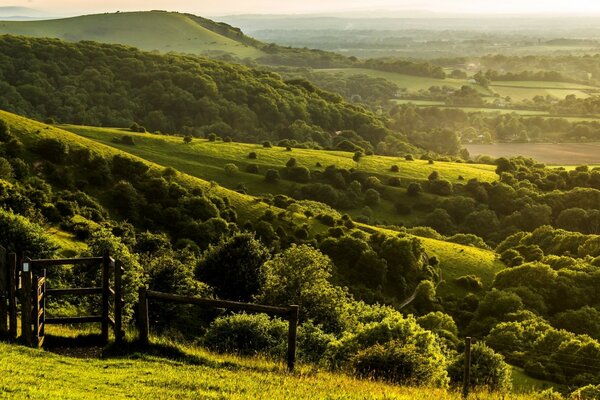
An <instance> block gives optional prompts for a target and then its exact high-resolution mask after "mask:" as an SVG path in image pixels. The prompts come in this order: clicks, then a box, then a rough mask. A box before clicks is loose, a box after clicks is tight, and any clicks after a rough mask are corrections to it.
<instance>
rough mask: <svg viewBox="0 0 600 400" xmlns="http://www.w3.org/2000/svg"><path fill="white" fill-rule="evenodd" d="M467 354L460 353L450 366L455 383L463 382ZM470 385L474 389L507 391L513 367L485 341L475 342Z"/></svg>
mask: <svg viewBox="0 0 600 400" xmlns="http://www.w3.org/2000/svg"><path fill="white" fill-rule="evenodd" d="M464 363H465V355H464V354H462V353H461V354H460V355H459V356H458V357H456V358H455V359H454V360H453V361H452V362H451V364H450V366H449V367H448V375H449V376H450V380H451V382H452V383H453V384H455V385H459V384H462V380H463V371H464V369H463V366H464ZM469 383H470V386H471V388H474V389H487V390H490V391H494V392H496V391H498V392H506V391H508V390H510V388H511V368H510V366H509V365H508V364H507V363H505V362H504V357H502V356H501V355H500V354H497V353H496V352H494V350H492V349H491V348H490V347H488V346H486V345H485V344H484V343H475V345H473V347H472V348H471V378H470V381H469Z"/></svg>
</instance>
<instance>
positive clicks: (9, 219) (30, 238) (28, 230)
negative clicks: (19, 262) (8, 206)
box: [0, 209, 56, 257]
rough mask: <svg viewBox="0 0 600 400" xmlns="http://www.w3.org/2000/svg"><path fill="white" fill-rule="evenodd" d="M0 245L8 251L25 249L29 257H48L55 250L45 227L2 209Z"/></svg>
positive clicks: (0, 216)
mask: <svg viewBox="0 0 600 400" xmlns="http://www.w3.org/2000/svg"><path fill="white" fill-rule="evenodd" d="M0 245H2V246H3V247H4V248H5V249H6V250H8V251H10V252H16V253H19V252H22V251H23V252H24V251H26V252H27V253H28V255H29V256H30V257H48V256H51V255H52V254H53V253H54V251H55V250H56V245H55V244H54V243H53V242H52V240H51V239H50V237H49V236H48V235H47V234H46V231H45V229H43V228H42V227H41V226H39V225H37V224H36V223H33V222H31V221H30V220H28V219H27V218H25V217H23V216H21V215H17V214H13V213H12V212H11V211H5V210H2V209H0Z"/></svg>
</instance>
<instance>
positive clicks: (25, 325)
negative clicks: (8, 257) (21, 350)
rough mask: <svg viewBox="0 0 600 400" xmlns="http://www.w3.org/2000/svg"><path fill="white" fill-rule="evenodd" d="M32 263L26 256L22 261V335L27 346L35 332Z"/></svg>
mask: <svg viewBox="0 0 600 400" xmlns="http://www.w3.org/2000/svg"><path fill="white" fill-rule="evenodd" d="M31 268H32V265H31V260H30V259H29V258H25V259H24V260H23V262H22V263H21V284H22V287H23V289H22V300H21V337H22V338H23V341H24V342H25V344H26V345H27V346H32V345H33V342H32V338H31V335H32V333H33V330H32V319H31V317H32V315H31V313H32V311H33V304H32V301H31V300H32V299H31V297H32V289H31V280H32V271H31Z"/></svg>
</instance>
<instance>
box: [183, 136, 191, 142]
mask: <svg viewBox="0 0 600 400" xmlns="http://www.w3.org/2000/svg"><path fill="white" fill-rule="evenodd" d="M192 139H193V138H192V135H185V136H184V137H183V143H185V144H189V143H192Z"/></svg>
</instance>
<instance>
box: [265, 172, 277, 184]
mask: <svg viewBox="0 0 600 400" xmlns="http://www.w3.org/2000/svg"><path fill="white" fill-rule="evenodd" d="M265 181H267V182H268V183H277V181H279V171H277V170H276V169H269V170H267V172H266V173H265Z"/></svg>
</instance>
